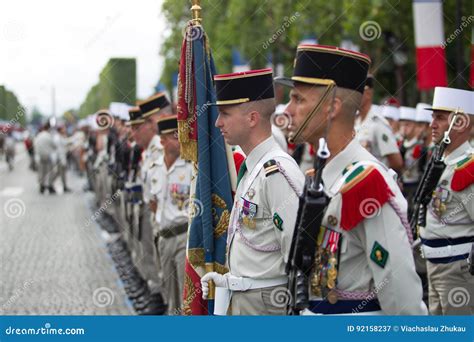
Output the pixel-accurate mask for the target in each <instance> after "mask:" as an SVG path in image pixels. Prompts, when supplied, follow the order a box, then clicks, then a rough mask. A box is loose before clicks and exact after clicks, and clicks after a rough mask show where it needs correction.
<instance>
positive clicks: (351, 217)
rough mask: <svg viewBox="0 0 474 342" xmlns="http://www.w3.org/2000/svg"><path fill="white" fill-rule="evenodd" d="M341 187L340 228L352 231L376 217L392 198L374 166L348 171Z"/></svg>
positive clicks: (381, 176)
mask: <svg viewBox="0 0 474 342" xmlns="http://www.w3.org/2000/svg"><path fill="white" fill-rule="evenodd" d="M348 172H349V175H348V176H347V178H346V180H345V184H344V185H343V186H342V188H341V190H340V193H341V195H342V208H341V214H342V215H341V228H342V229H344V230H347V231H349V230H352V229H353V228H355V227H356V226H357V225H358V224H359V223H360V222H362V221H363V220H365V219H369V218H372V217H374V216H377V215H378V214H379V213H380V209H381V208H382V207H383V205H384V204H385V203H387V201H388V200H389V199H390V197H392V196H394V194H393V192H392V190H391V189H390V187H389V186H388V184H387V182H386V181H385V179H384V177H383V175H382V174H381V173H380V171H379V170H377V168H376V167H375V166H372V165H366V166H363V165H361V166H359V167H357V168H355V169H351V170H349V171H348Z"/></svg>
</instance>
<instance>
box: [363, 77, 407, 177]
mask: <svg viewBox="0 0 474 342" xmlns="http://www.w3.org/2000/svg"><path fill="white" fill-rule="evenodd" d="M374 81H375V80H374V77H373V76H372V75H369V76H367V81H366V83H365V87H364V93H363V96H362V103H361V105H360V109H359V114H358V116H357V117H356V121H355V124H354V129H355V132H356V138H357V140H359V142H360V143H361V145H362V146H363V147H365V148H366V149H367V150H368V151H369V152H370V153H372V154H373V155H374V156H375V157H376V158H377V159H378V160H380V161H381V162H382V163H384V164H385V165H386V166H387V167H389V168H391V169H393V170H394V171H395V172H397V173H398V174H400V173H401V171H402V169H403V160H402V157H401V155H400V151H399V150H398V146H397V142H396V139H395V136H394V134H393V130H392V127H391V126H390V124H389V123H388V121H387V120H385V118H384V117H383V116H382V115H381V113H380V112H381V108H380V107H379V106H376V105H373V104H372V99H373V96H374Z"/></svg>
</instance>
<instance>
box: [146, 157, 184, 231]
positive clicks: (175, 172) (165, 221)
mask: <svg viewBox="0 0 474 342" xmlns="http://www.w3.org/2000/svg"><path fill="white" fill-rule="evenodd" d="M192 173H193V166H192V164H191V163H190V162H187V161H185V160H183V159H181V158H178V159H177V160H176V161H175V162H174V164H173V165H171V167H170V168H169V169H168V168H167V167H166V164H165V162H164V156H161V157H160V158H159V159H158V160H157V161H156V162H155V163H154V164H153V166H152V167H151V169H150V172H149V175H150V179H151V181H150V183H151V190H150V192H151V195H152V196H154V197H155V199H156V201H157V210H156V214H155V221H156V222H157V223H158V225H159V229H160V230H161V229H172V228H173V227H176V226H179V225H182V224H185V223H186V222H188V210H189V206H190V201H189V192H190V187H191V179H192Z"/></svg>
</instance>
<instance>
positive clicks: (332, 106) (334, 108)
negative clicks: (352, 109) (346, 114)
mask: <svg viewBox="0 0 474 342" xmlns="http://www.w3.org/2000/svg"><path fill="white" fill-rule="evenodd" d="M326 110H327V113H328V119H330V120H334V119H335V118H336V117H337V116H338V115H339V114H340V113H341V111H342V101H341V99H340V98H339V97H337V96H336V97H334V100H333V101H331V102H329V103H328V104H327V109H326Z"/></svg>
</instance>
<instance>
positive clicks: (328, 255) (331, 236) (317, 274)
mask: <svg viewBox="0 0 474 342" xmlns="http://www.w3.org/2000/svg"><path fill="white" fill-rule="evenodd" d="M341 241H342V239H341V233H338V232H336V231H334V230H331V229H329V228H326V227H321V229H320V231H319V236H318V239H317V242H316V243H317V246H316V247H317V248H316V258H315V262H314V271H313V276H312V279H311V292H312V293H313V295H315V296H317V297H322V298H327V300H328V301H329V302H330V303H331V304H334V303H336V302H337V300H338V298H337V294H336V292H335V289H336V285H337V275H338V264H339V260H338V259H339V249H340V243H341Z"/></svg>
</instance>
